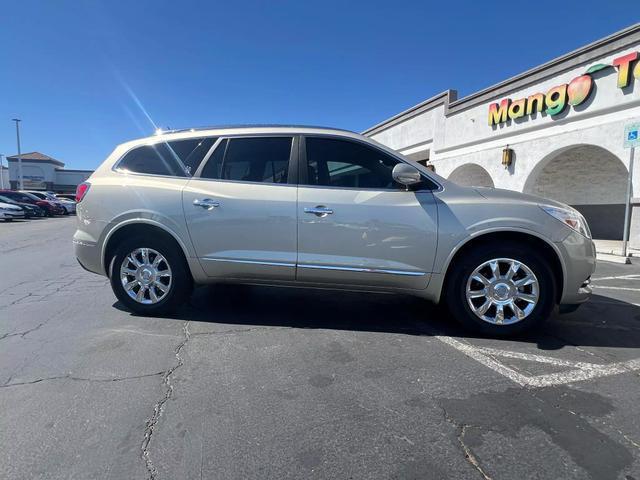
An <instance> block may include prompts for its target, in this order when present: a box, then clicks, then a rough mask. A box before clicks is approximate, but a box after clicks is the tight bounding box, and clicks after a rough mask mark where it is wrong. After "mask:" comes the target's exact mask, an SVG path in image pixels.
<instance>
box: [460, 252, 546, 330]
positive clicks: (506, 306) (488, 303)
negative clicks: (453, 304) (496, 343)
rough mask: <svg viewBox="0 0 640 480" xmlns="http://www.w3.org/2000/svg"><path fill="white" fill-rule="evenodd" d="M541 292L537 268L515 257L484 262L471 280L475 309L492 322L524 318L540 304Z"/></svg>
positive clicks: (469, 300) (470, 293) (470, 298)
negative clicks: (528, 265) (533, 269)
mask: <svg viewBox="0 0 640 480" xmlns="http://www.w3.org/2000/svg"><path fill="white" fill-rule="evenodd" d="M539 295H540V294H539V285H538V279H537V278H536V276H535V274H534V273H533V271H532V270H531V269H530V268H529V267H527V266H526V265H525V264H524V263H522V262H519V261H517V260H513V259H511V258H494V259H493V260H489V261H487V262H484V263H483V264H482V265H480V266H479V267H477V268H476V269H475V270H474V271H473V273H471V275H470V276H469V279H468V280H467V289H466V297H467V303H468V304H469V307H470V308H471V311H472V312H473V313H475V314H476V316H477V317H479V318H481V319H482V320H484V321H485V322H488V323H491V324H497V325H511V324H514V323H518V322H520V321H522V320H524V319H525V318H527V316H529V314H530V313H531V312H532V311H533V309H534V308H535V307H536V305H537V304H538V300H539Z"/></svg>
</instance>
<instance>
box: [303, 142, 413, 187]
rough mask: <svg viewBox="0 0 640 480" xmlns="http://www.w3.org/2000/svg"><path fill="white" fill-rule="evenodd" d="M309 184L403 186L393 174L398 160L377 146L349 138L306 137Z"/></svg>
mask: <svg viewBox="0 0 640 480" xmlns="http://www.w3.org/2000/svg"><path fill="white" fill-rule="evenodd" d="M306 145H307V171H308V175H307V178H308V181H307V183H308V184H309V185H325V186H330V187H349V188H363V189H364V188H372V189H387V188H401V186H400V185H398V184H397V183H396V182H395V181H394V180H393V177H392V175H391V171H392V170H393V167H395V166H396V164H398V163H399V162H398V160H396V159H395V158H393V157H391V156H389V155H387V154H385V153H384V152H381V151H380V150H378V149H375V148H371V147H368V146H366V145H362V144H360V143H357V142H351V141H348V140H339V139H333V138H321V137H307V138H306Z"/></svg>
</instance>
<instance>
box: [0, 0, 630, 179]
mask: <svg viewBox="0 0 640 480" xmlns="http://www.w3.org/2000/svg"><path fill="white" fill-rule="evenodd" d="M0 8H1V9H2V10H1V11H2V20H3V21H2V26H1V27H0V67H1V68H2V73H1V74H0V99H1V100H0V153H5V154H14V153H15V152H16V144H15V130H14V127H13V122H11V118H13V117H15V116H18V117H20V118H22V120H23V122H22V137H23V151H25V152H26V151H33V150H37V151H40V152H42V153H45V154H48V155H51V156H53V157H55V158H58V159H60V160H63V161H65V162H66V163H67V168H94V167H96V166H97V165H98V164H99V163H100V162H101V161H102V160H103V159H104V157H105V156H106V155H107V154H108V153H109V152H110V151H111V150H112V149H113V147H114V146H115V145H116V144H118V143H121V142H123V141H126V140H130V139H132V138H136V137H140V136H145V135H149V134H151V133H152V132H153V127H152V124H151V123H150V121H149V120H148V119H147V117H146V116H145V114H144V113H143V110H142V108H144V110H145V111H146V112H147V114H148V115H149V117H150V118H151V119H152V120H153V122H155V124H157V125H159V126H161V127H167V126H168V127H172V128H181V127H189V126H198V125H215V124H224V123H305V124H315V125H327V126H335V127H342V128H347V129H352V130H356V131H361V130H363V129H365V128H367V127H369V126H371V125H373V124H375V123H378V122H379V121H381V120H383V119H385V118H387V117H389V116H391V115H393V114H395V113H397V112H399V111H401V110H403V109H405V108H408V107H410V106H412V105H414V104H416V103H418V102H420V101H422V100H425V99H426V98H429V97H430V96H432V95H434V94H436V93H439V92H441V91H443V90H445V89H447V88H452V89H457V90H458V92H459V95H460V96H464V95H466V94H469V93H473V92H474V91H476V90H479V89H481V88H483V87H486V86H489V85H491V84H493V83H496V82H498V81H501V80H504V79H506V78H508V77H510V76H512V75H515V74H517V73H520V72H522V71H524V70H526V69H528V68H531V67H533V66H536V65H539V64H540V63H543V62H545V61H547V60H550V59H552V58H554V57H556V56H558V55H561V54H563V53H566V52H568V51H570V50H573V49H575V48H578V47H580V46H582V45H585V44H587V43H589V42H591V41H594V40H597V39H599V38H601V37H604V36H606V35H608V34H611V33H613V32H615V31H617V30H620V29H622V28H624V27H627V26H629V25H631V24H633V23H635V22H636V21H638V18H639V17H640V15H639V13H640V11H639V10H638V3H637V1H626V2H625V1H608V2H592V1H590V0H583V1H575V2H574V1H567V0H565V1H562V2H560V1H557V0H554V1H536V2H531V1H527V2H518V1H503V2H498V1H491V2H489V1H487V2H484V1H478V0H471V1H467V0H459V1H456V2H437V3H436V2H426V1H424V0H423V1H413V2H401V1H400V2H399V1H395V2H389V1H386V2H380V3H379V4H378V3H377V2H372V1H367V2H355V1H344V0H342V1H339V2H333V1H326V0H323V1H317V2H308V1H306V0H297V1H291V2H277V1H274V2H243V1H241V0H238V1H226V2H215V1H201V2H194V1H174V2H169V1H138V0H127V1H119V0H104V1H98V0H88V1H84V2H82V1H75V0H74V1H60V0H56V1H48V0H47V1H45V0H42V1H31V0H20V1H11V2H3V3H2V6H1V7H0ZM136 98H137V99H138V100H137V101H136V100H135V99H136Z"/></svg>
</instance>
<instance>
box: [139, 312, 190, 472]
mask: <svg viewBox="0 0 640 480" xmlns="http://www.w3.org/2000/svg"><path fill="white" fill-rule="evenodd" d="M182 332H183V333H184V339H183V340H182V342H180V344H179V345H178V346H177V347H176V348H175V349H174V355H175V357H176V360H177V362H176V364H175V365H174V366H173V367H171V368H169V369H168V370H166V371H165V372H163V374H164V377H163V380H162V383H163V384H164V385H165V386H166V390H165V393H164V396H163V397H162V398H161V399H160V400H158V401H157V402H156V404H155V405H154V406H153V414H152V415H151V417H150V418H149V419H148V420H147V424H146V427H145V429H144V439H143V440H142V445H141V450H142V458H143V459H144V462H145V466H146V468H147V473H148V474H149V480H155V478H156V475H157V473H158V471H157V469H156V467H155V466H154V465H153V461H152V460H151V455H150V453H149V447H150V445H151V438H152V436H153V432H154V430H155V427H156V425H157V424H158V421H159V420H160V417H161V415H162V411H163V410H164V406H165V404H166V403H167V402H168V401H169V399H170V398H171V395H173V385H172V383H171V375H172V374H173V372H175V371H176V370H177V369H178V368H180V367H181V366H182V365H184V359H183V358H182V356H181V355H180V352H181V351H182V349H183V348H184V346H185V345H186V344H187V342H188V341H189V338H190V337H191V334H190V333H189V322H188V321H186V322H184V325H183V327H182Z"/></svg>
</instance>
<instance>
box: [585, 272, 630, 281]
mask: <svg viewBox="0 0 640 480" xmlns="http://www.w3.org/2000/svg"><path fill="white" fill-rule="evenodd" d="M592 280H594V281H596V280H638V281H640V274H637V273H634V274H631V275H614V276H611V277H592Z"/></svg>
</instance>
